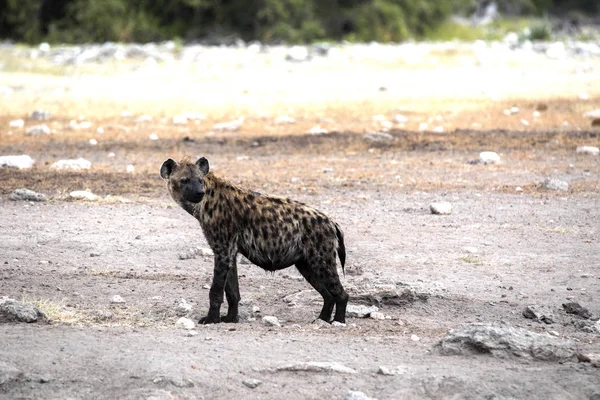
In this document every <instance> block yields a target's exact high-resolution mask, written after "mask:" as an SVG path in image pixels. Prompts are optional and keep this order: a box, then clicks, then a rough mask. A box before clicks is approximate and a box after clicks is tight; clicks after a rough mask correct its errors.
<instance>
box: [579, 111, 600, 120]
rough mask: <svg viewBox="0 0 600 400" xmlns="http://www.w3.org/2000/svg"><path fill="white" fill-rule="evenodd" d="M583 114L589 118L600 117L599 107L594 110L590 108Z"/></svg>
mask: <svg viewBox="0 0 600 400" xmlns="http://www.w3.org/2000/svg"><path fill="white" fill-rule="evenodd" d="M583 116H584V117H585V118H590V119H596V118H600V108H597V109H595V110H591V111H588V112H586V113H585V114H583Z"/></svg>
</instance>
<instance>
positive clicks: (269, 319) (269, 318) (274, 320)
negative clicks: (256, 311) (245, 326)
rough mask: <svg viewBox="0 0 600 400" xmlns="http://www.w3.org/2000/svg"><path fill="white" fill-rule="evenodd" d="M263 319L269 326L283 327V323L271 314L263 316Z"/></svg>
mask: <svg viewBox="0 0 600 400" xmlns="http://www.w3.org/2000/svg"><path fill="white" fill-rule="evenodd" d="M262 321H263V323H264V324H265V325H267V326H279V327H281V323H280V322H279V320H278V319H277V317H273V316H271V315H267V316H265V317H263V318H262Z"/></svg>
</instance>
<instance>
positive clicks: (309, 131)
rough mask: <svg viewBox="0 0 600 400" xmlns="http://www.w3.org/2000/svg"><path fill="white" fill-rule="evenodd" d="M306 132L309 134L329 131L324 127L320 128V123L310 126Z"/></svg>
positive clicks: (322, 133)
mask: <svg viewBox="0 0 600 400" xmlns="http://www.w3.org/2000/svg"><path fill="white" fill-rule="evenodd" d="M306 133H308V134H310V135H326V134H328V133H329V131H328V130H327V129H325V128H321V126H320V125H315V126H313V127H312V128H310V129H309V130H308V131H306Z"/></svg>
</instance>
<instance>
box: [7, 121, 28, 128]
mask: <svg viewBox="0 0 600 400" xmlns="http://www.w3.org/2000/svg"><path fill="white" fill-rule="evenodd" d="M8 126H9V127H11V128H23V127H24V126H25V121H23V120H22V119H15V120H12V121H10V122H9V123H8Z"/></svg>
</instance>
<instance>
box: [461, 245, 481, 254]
mask: <svg viewBox="0 0 600 400" xmlns="http://www.w3.org/2000/svg"><path fill="white" fill-rule="evenodd" d="M462 251H464V252H465V253H469V254H477V253H479V249H478V248H477V247H473V246H464V247H463V248H462Z"/></svg>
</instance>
